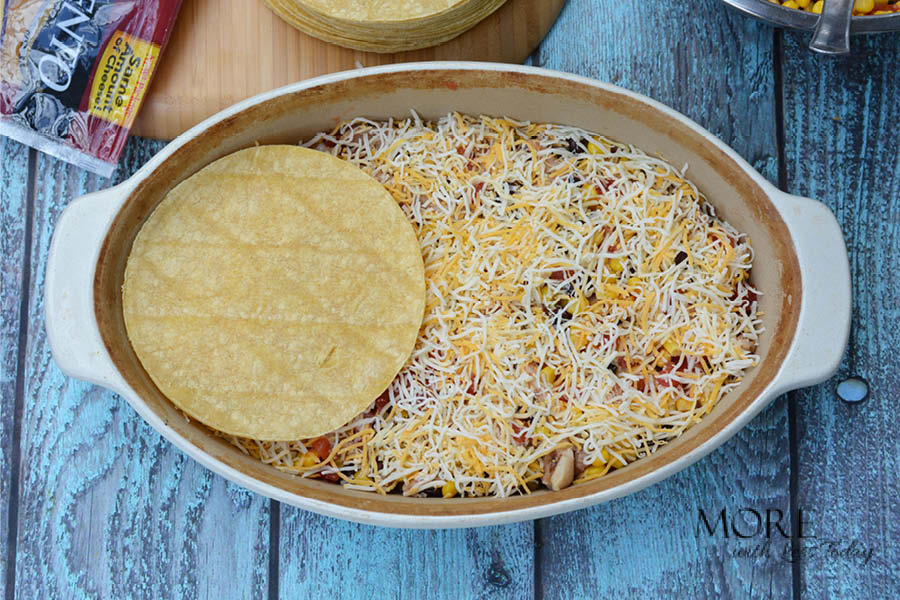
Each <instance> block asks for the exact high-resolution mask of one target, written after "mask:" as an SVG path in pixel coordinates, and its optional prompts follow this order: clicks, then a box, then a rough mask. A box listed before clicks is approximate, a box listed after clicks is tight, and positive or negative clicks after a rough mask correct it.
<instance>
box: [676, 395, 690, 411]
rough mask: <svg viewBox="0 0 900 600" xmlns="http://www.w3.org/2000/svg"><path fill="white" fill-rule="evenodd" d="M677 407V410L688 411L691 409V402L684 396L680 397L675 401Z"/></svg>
mask: <svg viewBox="0 0 900 600" xmlns="http://www.w3.org/2000/svg"><path fill="white" fill-rule="evenodd" d="M675 409H676V410H679V411H682V412H684V411H686V410H690V409H691V403H690V402H689V401H688V400H685V399H684V398H679V399H678V400H677V401H676V402H675Z"/></svg>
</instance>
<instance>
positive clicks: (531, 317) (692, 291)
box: [230, 114, 762, 497]
mask: <svg viewBox="0 0 900 600" xmlns="http://www.w3.org/2000/svg"><path fill="white" fill-rule="evenodd" d="M305 145H306V146H309V147H312V148H316V149H318V150H321V151H324V152H330V153H332V154H334V155H336V156H339V157H341V158H343V159H346V160H348V161H351V162H353V163H354V164H356V165H358V166H359V167H360V168H362V169H363V170H365V171H366V172H368V173H370V174H371V175H373V176H374V177H375V178H376V179H378V180H379V181H381V182H382V183H383V184H384V185H385V186H386V187H387V189H388V190H389V191H390V192H391V193H392V194H393V196H394V198H395V199H396V200H397V202H398V203H399V204H400V206H401V207H402V208H403V210H404V211H405V212H406V214H407V215H408V216H409V219H410V220H411V221H412V223H413V224H414V226H415V229H416V232H417V234H418V238H419V241H420V243H421V247H422V253H423V256H424V260H425V276H426V286H427V288H426V294H427V298H426V308H425V319H424V323H423V325H422V328H421V331H420V334H419V339H418V342H417V344H416V347H415V350H414V352H413V354H412V356H411V357H410V359H409V362H408V363H407V365H406V366H405V367H404V368H403V370H402V371H401V372H400V373H399V375H398V376H397V378H396V379H395V381H394V382H393V383H392V385H391V386H390V387H389V389H388V390H387V391H386V392H385V394H384V395H383V396H382V397H381V398H379V399H378V401H377V402H376V403H375V405H374V406H373V407H372V408H371V409H370V410H369V411H368V412H367V413H365V414H363V415H360V416H359V417H358V418H357V419H356V420H354V421H353V422H351V423H349V424H347V425H346V426H345V427H342V428H341V429H339V430H337V431H335V432H333V433H332V434H330V435H329V436H326V438H325V440H322V439H318V440H291V441H284V442H262V441H257V440H248V439H242V438H230V439H231V440H232V442H233V443H235V444H237V445H238V446H239V447H241V448H242V449H243V450H244V451H246V452H248V453H251V454H253V455H254V456H257V457H258V458H260V459H261V460H263V461H264V462H266V463H269V464H272V465H274V466H275V467H277V468H279V469H281V470H284V471H288V472H292V473H297V474H302V475H303V476H307V477H308V476H315V477H325V478H327V479H331V480H332V481H341V482H342V483H343V485H345V486H346V487H348V488H352V489H359V490H371V491H377V492H382V493H387V492H390V491H392V490H397V491H401V490H402V492H403V493H404V494H407V495H420V494H438V495H443V496H445V497H446V496H453V495H461V496H486V495H496V496H508V495H511V494H516V493H528V492H530V491H531V490H532V489H535V488H536V487H537V486H538V485H539V480H540V478H541V477H542V475H543V470H544V461H543V460H542V459H543V458H544V457H546V456H547V455H549V454H551V453H553V452H554V451H556V450H559V449H561V448H567V447H572V448H574V449H575V450H576V451H577V452H576V457H577V458H576V463H577V465H578V466H577V469H576V476H577V478H576V481H575V483H578V482H580V481H586V480H590V479H594V478H597V477H601V476H603V475H604V474H606V473H607V472H609V470H611V469H615V468H619V467H622V466H624V465H626V464H628V463H630V462H632V461H634V460H636V459H638V458H641V457H643V456H647V455H648V454H650V453H652V452H654V451H655V450H656V449H658V448H659V447H660V446H662V445H664V444H665V443H667V442H668V441H669V440H672V439H673V438H676V437H678V436H679V435H681V434H682V433H683V432H684V431H685V430H686V429H687V428H688V427H690V426H691V425H693V424H695V423H697V422H699V421H700V419H701V418H702V417H703V416H704V415H705V414H707V413H709V411H710V410H711V409H712V408H713V407H714V406H715V404H716V402H717V401H718V400H719V398H720V397H721V396H722V395H723V394H725V393H726V392H727V391H728V390H730V389H731V388H733V387H735V386H736V385H738V383H739V381H740V378H741V376H742V375H743V374H744V373H745V372H746V370H747V369H749V368H751V367H753V366H754V365H756V364H757V363H758V361H759V357H758V356H757V355H756V354H754V352H755V349H756V345H757V338H758V336H759V334H760V333H761V331H762V323H761V321H760V320H759V318H758V317H759V316H760V315H759V313H758V312H757V301H756V298H757V294H758V293H759V292H758V291H757V290H755V289H754V288H753V287H752V286H751V285H750V283H749V280H748V278H749V274H750V268H751V263H752V260H753V250H752V248H751V247H750V244H749V240H748V239H747V237H746V236H745V235H743V234H740V233H738V232H737V231H736V230H735V229H734V228H733V227H731V226H730V225H729V224H728V223H726V222H724V221H722V220H720V219H717V218H716V216H715V212H714V210H713V208H712V207H711V205H709V204H708V203H707V202H706V200H705V198H704V197H703V196H702V195H701V194H700V193H699V192H698V190H697V188H696V187H695V186H694V185H693V184H692V183H691V182H690V181H688V180H686V179H685V178H684V177H683V175H682V174H681V172H679V171H678V170H676V169H675V168H673V167H672V166H671V165H669V164H667V163H666V162H664V161H662V160H660V159H656V158H652V157H650V156H648V155H646V154H644V153H643V152H641V151H640V150H638V149H637V148H634V147H632V146H629V145H626V144H621V143H618V142H615V141H612V140H610V139H607V138H605V137H602V136H600V135H596V134H593V133H589V132H587V131H584V130H581V129H577V128H574V127H564V126H558V125H548V124H538V123H528V122H517V121H513V120H510V119H501V118H490V117H470V116H464V115H460V114H449V115H447V116H446V117H444V118H442V119H440V120H439V121H437V122H424V121H422V120H421V119H419V118H418V116H416V115H415V114H413V116H412V117H410V118H408V119H405V120H398V121H395V120H391V121H385V122H377V121H371V120H367V119H364V118H357V119H353V120H351V121H348V122H345V123H343V124H341V125H339V126H338V127H337V128H336V129H335V130H334V131H332V132H330V133H328V134H320V135H317V136H315V137H314V138H313V139H311V140H309V141H308V142H306V144H305ZM326 293H327V292H326Z"/></svg>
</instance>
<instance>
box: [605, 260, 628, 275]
mask: <svg viewBox="0 0 900 600" xmlns="http://www.w3.org/2000/svg"><path fill="white" fill-rule="evenodd" d="M606 264H607V265H609V270H610V271H612V272H613V273H621V272H622V271H624V270H625V265H623V264H622V261H621V260H620V259H618V258H612V259H610V260H609V261H608V262H607V263H606Z"/></svg>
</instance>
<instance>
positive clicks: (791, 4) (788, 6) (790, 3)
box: [782, 0, 800, 8]
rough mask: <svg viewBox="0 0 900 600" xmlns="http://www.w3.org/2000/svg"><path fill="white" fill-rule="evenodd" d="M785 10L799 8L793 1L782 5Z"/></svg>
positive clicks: (790, 0) (789, 0)
mask: <svg viewBox="0 0 900 600" xmlns="http://www.w3.org/2000/svg"><path fill="white" fill-rule="evenodd" d="M782 6H783V7H785V8H800V7H799V6H798V5H797V3H796V2H794V0H788V1H787V2H785V3H784V4H782Z"/></svg>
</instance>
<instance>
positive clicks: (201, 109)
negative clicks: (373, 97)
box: [134, 0, 565, 139]
mask: <svg viewBox="0 0 900 600" xmlns="http://www.w3.org/2000/svg"><path fill="white" fill-rule="evenodd" d="M564 2H565V0H508V1H507V3H506V4H505V5H504V6H503V7H501V8H500V9H499V10H497V12H495V13H494V14H492V15H491V16H489V17H488V18H487V19H485V20H484V21H482V22H481V23H480V24H478V25H477V26H476V27H474V28H473V29H470V30H469V31H467V32H466V33H464V34H462V35H461V36H459V37H457V38H456V39H453V40H450V41H449V42H446V43H444V44H441V45H440V46H437V47H434V48H425V49H423V50H415V51H412V52H402V53H398V54H375V53H371V52H360V51H357V50H348V49H346V48H341V47H339V46H335V45H332V44H329V43H326V42H323V41H321V40H317V39H316V38H313V37H310V36H308V35H306V34H304V33H301V32H300V31H297V30H296V29H294V28H293V27H291V26H290V25H288V24H287V23H285V22H284V21H282V20H281V19H280V18H278V17H277V16H276V15H275V14H274V13H273V12H272V11H270V10H269V9H268V8H266V6H265V4H264V3H263V2H262V0H253V1H248V0H226V1H222V0H185V1H184V3H183V5H182V8H181V14H180V15H179V16H178V20H177V22H176V24H175V30H174V31H173V32H172V38H171V40H170V42H169V46H168V48H167V49H166V51H165V53H164V54H163V57H162V59H161V62H160V68H159V71H158V72H157V74H156V76H155V77H154V80H153V83H152V84H151V88H150V91H149V94H148V96H147V98H146V99H145V101H144V105H143V107H142V108H141V113H140V115H139V116H138V118H137V121H135V124H134V132H135V133H136V134H139V135H145V136H148V137H154V138H160V139H172V138H173V137H175V136H177V135H178V134H180V133H181V132H183V131H185V130H187V129H188V128H189V127H191V126H192V125H195V124H197V123H199V122H200V121H201V120H203V119H205V118H206V117H208V116H210V115H212V114H213V113H215V112H217V111H219V110H221V109H222V108H225V107H226V106H229V105H231V104H234V103H235V102H238V101H239V100H243V99H245V98H248V97H250V96H252V95H254V94H258V93H260V92H265V91H268V90H270V89H273V88H276V87H280V86H283V85H287V84H289V83H294V82H295V81H300V80H302V79H308V78H310V77H315V76H316V75H323V74H325V73H334V72H337V71H345V70H348V69H354V68H357V67H360V66H364V67H369V66H374V65H384V64H391V63H398V62H411V61H423V60H487V61H497V62H522V61H523V60H524V59H525V58H526V57H527V56H528V55H529V54H531V52H532V50H533V49H534V48H535V47H536V46H537V45H538V43H539V42H540V40H541V38H543V37H544V34H545V33H546V32H547V30H548V29H550V26H551V25H552V24H553V21H554V19H555V18H556V15H557V13H558V12H559V9H560V7H561V6H562V5H563V3H564Z"/></svg>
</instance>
